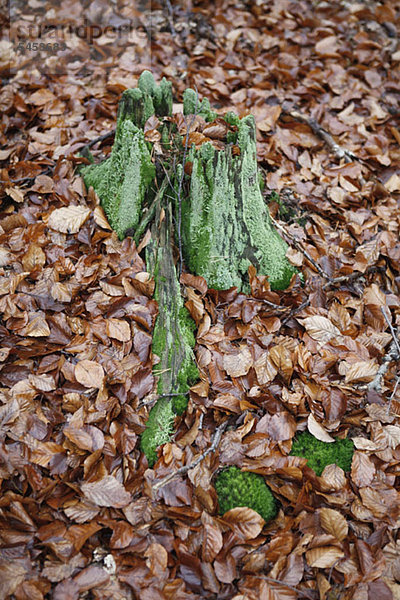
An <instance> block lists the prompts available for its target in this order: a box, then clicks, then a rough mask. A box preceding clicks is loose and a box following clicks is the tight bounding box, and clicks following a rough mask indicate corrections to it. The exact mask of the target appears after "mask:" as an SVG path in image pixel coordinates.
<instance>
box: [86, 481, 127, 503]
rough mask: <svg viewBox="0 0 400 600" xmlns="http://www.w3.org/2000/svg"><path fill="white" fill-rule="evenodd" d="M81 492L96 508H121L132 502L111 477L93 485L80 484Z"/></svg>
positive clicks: (119, 484) (121, 486)
mask: <svg viewBox="0 0 400 600" xmlns="http://www.w3.org/2000/svg"><path fill="white" fill-rule="evenodd" d="M81 490H82V492H83V493H84V495H85V496H86V498H87V499H88V500H89V501H90V502H93V504H96V505H97V506H108V507H113V508H123V507H124V506H127V505H128V504H129V503H130V502H131V500H132V496H131V494H129V493H128V492H127V491H126V489H125V488H124V486H123V485H122V483H120V482H119V481H118V480H117V479H115V477H113V476H112V475H107V476H106V477H104V478H103V479H100V480H99V481H95V482H93V483H82V485H81Z"/></svg>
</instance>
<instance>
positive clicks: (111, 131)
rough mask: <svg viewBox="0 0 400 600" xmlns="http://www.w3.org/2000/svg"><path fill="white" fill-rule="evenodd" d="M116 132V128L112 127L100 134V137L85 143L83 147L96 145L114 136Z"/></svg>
mask: <svg viewBox="0 0 400 600" xmlns="http://www.w3.org/2000/svg"><path fill="white" fill-rule="evenodd" d="M114 134H115V129H111V130H110V131H108V132H107V133H103V135H100V136H99V137H97V138H95V139H94V140H91V141H90V142H88V143H87V144H84V146H83V147H84V148H91V147H92V146H95V145H96V144H97V143H98V142H103V141H104V140H108V138H110V137H112V136H113V135H114Z"/></svg>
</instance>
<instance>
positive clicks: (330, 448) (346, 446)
mask: <svg viewBox="0 0 400 600" xmlns="http://www.w3.org/2000/svg"><path fill="white" fill-rule="evenodd" d="M353 452H354V444H353V441H352V440H351V439H349V438H346V439H344V440H339V439H337V440H336V441H335V442H330V443H328V442H321V441H320V440H317V438H315V437H314V436H313V435H311V433H309V432H308V431H304V432H303V433H299V434H297V435H296V437H295V439H294V441H293V445H292V450H291V452H290V454H291V455H292V456H301V457H303V458H307V459H308V463H307V464H308V466H309V467H310V468H311V469H313V470H314V471H315V473H316V475H318V476H320V475H321V473H322V471H323V470H324V469H325V467H326V466H327V465H332V464H335V465H337V466H338V467H340V468H341V469H343V471H350V468H351V461H352V458H353Z"/></svg>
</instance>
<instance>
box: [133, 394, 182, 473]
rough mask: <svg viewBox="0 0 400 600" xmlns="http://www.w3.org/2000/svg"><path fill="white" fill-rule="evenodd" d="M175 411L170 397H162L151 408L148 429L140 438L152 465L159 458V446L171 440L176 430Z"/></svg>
mask: <svg viewBox="0 0 400 600" xmlns="http://www.w3.org/2000/svg"><path fill="white" fill-rule="evenodd" d="M174 420H175V413H174V411H173V408H172V404H171V402H170V401H169V399H168V398H160V399H159V400H157V402H156V404H155V405H154V406H153V408H152V409H151V410H150V413H149V418H148V420H147V423H146V429H145V430H144V432H143V433H142V435H141V438H140V448H141V450H142V452H144V454H145V455H146V457H147V461H148V463H149V466H150V467H152V466H153V465H154V463H155V462H156V460H157V448H158V447H159V446H162V444H166V443H167V442H169V441H170V439H171V435H172V433H173V431H174Z"/></svg>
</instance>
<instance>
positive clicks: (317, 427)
mask: <svg viewBox="0 0 400 600" xmlns="http://www.w3.org/2000/svg"><path fill="white" fill-rule="evenodd" d="M307 428H308V431H309V432H310V433H311V435H313V436H314V437H315V438H317V440H321V442H334V441H335V438H333V437H332V436H331V435H329V433H328V432H327V431H326V429H324V428H323V427H322V425H321V424H320V423H318V421H317V420H316V419H315V417H314V415H313V414H312V413H310V414H309V415H308V419H307Z"/></svg>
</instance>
